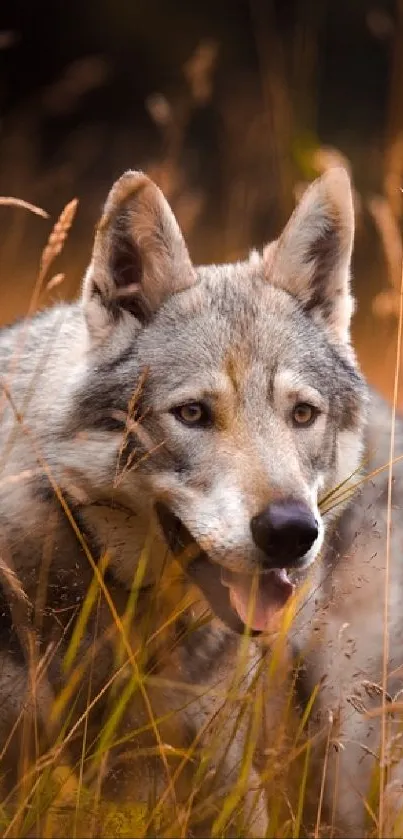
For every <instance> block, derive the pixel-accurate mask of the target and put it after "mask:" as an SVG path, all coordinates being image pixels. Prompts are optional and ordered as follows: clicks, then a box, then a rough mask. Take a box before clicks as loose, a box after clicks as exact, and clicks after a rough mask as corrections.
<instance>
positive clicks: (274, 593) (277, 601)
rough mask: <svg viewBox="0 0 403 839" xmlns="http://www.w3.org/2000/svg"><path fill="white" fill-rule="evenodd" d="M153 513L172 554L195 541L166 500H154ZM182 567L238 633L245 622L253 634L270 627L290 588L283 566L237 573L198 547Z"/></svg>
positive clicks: (183, 550)
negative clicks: (249, 572) (214, 560)
mask: <svg viewBox="0 0 403 839" xmlns="http://www.w3.org/2000/svg"><path fill="white" fill-rule="evenodd" d="M156 513H157V516H158V519H159V522H160V524H161V527H162V530H163V533H164V536H165V539H166V540H167V543H168V545H169V547H170V549H171V551H172V552H173V553H174V554H176V555H178V554H180V553H182V552H184V553H185V552H186V548H188V547H189V546H190V545H194V544H195V539H194V538H193V536H192V535H191V533H190V532H189V530H188V529H187V528H186V527H185V525H184V524H183V522H182V521H181V520H180V519H179V518H178V517H177V516H175V515H174V514H173V513H172V512H171V511H170V510H169V508H168V507H166V506H165V504H161V503H157V504H156ZM196 544H197V543H196ZM184 567H185V570H186V572H187V574H188V575H189V576H190V578H191V579H192V580H193V581H194V582H195V583H196V585H197V586H198V587H199V588H200V589H201V590H202V592H203V594H204V596H205V597H206V598H207V600H208V602H209V603H210V606H211V608H212V609H213V611H214V612H215V614H216V615H217V617H219V618H220V619H221V620H222V621H223V622H224V623H226V624H227V626H229V627H230V629H232V630H234V631H235V632H239V633H243V631H244V629H245V626H248V627H249V629H250V630H251V631H252V633H253V634H259V633H260V632H264V631H265V630H268V629H270V627H271V625H272V622H273V618H274V617H275V615H276V614H278V613H279V612H280V611H281V609H283V607H284V606H285V604H286V603H287V601H288V600H289V598H290V597H291V595H292V592H293V585H292V583H291V581H290V579H289V578H288V576H287V572H286V570H285V569H284V568H273V569H272V570H270V571H267V572H265V573H263V574H260V575H259V577H256V578H254V577H253V576H252V575H251V574H241V573H236V572H234V571H229V570H228V569H227V568H224V567H223V566H220V565H218V563H216V562H213V561H212V560H211V559H210V558H209V556H208V555H207V554H206V553H205V551H202V550H201V549H200V552H199V553H198V554H197V555H196V557H195V558H193V559H191V560H190V561H188V562H186V564H184Z"/></svg>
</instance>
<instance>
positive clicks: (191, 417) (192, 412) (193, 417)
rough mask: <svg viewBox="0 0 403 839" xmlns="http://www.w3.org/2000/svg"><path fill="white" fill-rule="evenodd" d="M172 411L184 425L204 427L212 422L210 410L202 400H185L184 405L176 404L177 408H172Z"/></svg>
mask: <svg viewBox="0 0 403 839" xmlns="http://www.w3.org/2000/svg"><path fill="white" fill-rule="evenodd" d="M172 413H173V415H174V417H176V419H178V420H179V421H180V422H183V424H184V425H189V426H193V427H195V428H205V427H206V426H208V425H211V422H212V419H211V414H210V411H209V409H208V408H207V406H206V405H204V404H203V402H187V403H186V405H178V407H177V408H173V409H172Z"/></svg>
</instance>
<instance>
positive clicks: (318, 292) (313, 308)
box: [263, 168, 354, 344]
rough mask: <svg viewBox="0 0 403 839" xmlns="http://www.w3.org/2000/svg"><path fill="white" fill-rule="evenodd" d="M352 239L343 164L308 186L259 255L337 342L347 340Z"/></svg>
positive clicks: (268, 274) (272, 274)
mask: <svg viewBox="0 0 403 839" xmlns="http://www.w3.org/2000/svg"><path fill="white" fill-rule="evenodd" d="M353 240H354V210H353V200H352V193H351V186H350V179H349V177H348V175H347V172H346V171H345V169H342V168H335V169H329V170H328V172H326V174H324V175H322V177H321V178H318V179H317V180H316V181H314V183H313V184H311V186H310V187H308V189H307V190H306V192H305V193H304V195H303V197H302V199H301V201H300V203H299V205H298V206H297V207H296V209H295V210H294V212H293V214H292V216H291V218H290V220H289V222H288V224H287V225H286V227H285V229H284V231H283V233H282V234H281V236H280V238H279V239H278V240H277V242H275V243H272V244H271V245H269V246H268V248H267V249H266V251H265V252H264V255H263V258H264V263H265V271H266V277H267V279H268V281H269V282H270V283H271V284H273V285H276V286H278V287H280V288H283V289H284V290H285V291H287V292H289V294H291V295H293V296H294V297H296V298H297V300H298V301H299V302H300V304H301V305H302V307H303V308H304V309H305V311H307V312H309V313H310V315H311V316H312V317H313V318H314V319H315V320H317V321H319V322H320V323H321V325H322V326H323V327H324V328H325V329H326V331H327V333H328V336H329V338H330V340H332V341H334V342H336V343H338V344H340V343H343V344H348V343H349V340H350V321H351V315H352V313H353V309H354V305H353V300H352V297H351V295H350V263H351V253H352V248H353Z"/></svg>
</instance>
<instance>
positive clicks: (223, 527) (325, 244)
mask: <svg viewBox="0 0 403 839" xmlns="http://www.w3.org/2000/svg"><path fill="white" fill-rule="evenodd" d="M353 235H354V216H353V204H352V196H351V189H350V183H349V179H348V176H347V174H346V172H345V171H344V170H342V169H334V170H332V171H329V172H328V173H327V174H325V175H324V176H323V177H322V178H320V179H319V180H317V181H315V182H314V183H313V184H312V185H311V186H310V187H309V189H308V190H307V191H306V192H305V194H304V195H303V198H302V200H301V202H300V204H299V206H298V207H297V208H296V210H295V211H294V213H293V215H292V217H291V219H290V221H289V222H288V224H287V226H286V227H285V229H284V231H283V232H282V234H281V235H280V237H279V238H278V239H277V240H276V241H275V242H272V243H271V244H269V245H268V246H267V247H266V248H265V250H264V251H263V254H262V255H261V256H259V255H258V254H253V255H252V256H251V258H250V259H249V260H248V261H246V262H241V263H237V264H231V265H219V266H216V265H212V266H208V267H194V266H193V265H192V262H191V259H190V257H189V253H188V251H187V248H186V245H185V243H184V240H183V237H182V234H181V232H180V230H179V227H178V225H177V223H176V220H175V218H174V216H173V214H172V211H171V209H170V207H169V206H168V204H167V202H166V200H165V199H164V197H163V195H162V193H161V192H160V190H159V189H158V188H157V187H156V186H155V185H154V184H153V183H152V182H151V181H150V180H149V179H148V178H147V177H146V176H145V175H143V174H141V173H136V172H128V173H126V174H125V175H124V176H123V177H122V178H121V179H120V180H119V181H118V182H117V183H116V184H115V185H114V187H113V189H112V191H111V193H110V195H109V197H108V200H107V202H106V206H105V211H104V215H103V218H102V220H101V222H100V224H99V227H98V230H97V234H96V239H95V246H94V252H93V258H92V262H91V265H90V268H89V270H88V272H87V275H86V278H85V283H84V307H85V314H86V323H87V329H88V335H89V341H90V344H89V358H90V359H91V365H92V369H93V368H94V366H95V367H96V368H97V370H98V387H99V388H101V389H102V388H104V390H105V398H104V405H107V406H108V407H109V408H110V410H111V412H113V410H114V409H117V408H119V407H120V406H121V405H122V402H123V404H125V406H126V408H127V403H128V402H129V400H130V396H131V394H132V393H133V392H134V391H135V389H136V387H138V383H139V380H140V377H143V385H142V388H141V392H140V394H139V397H138V401H137V404H136V412H135V415H134V420H133V421H132V424H131V426H127V427H126V429H125V433H126V434H127V438H126V441H125V446H124V448H123V449H122V448H121V454H122V451H123V452H124V453H125V458H126V469H125V470H124V472H123V474H122V480H121V483H120V486H119V492H120V493H121V495H122V497H124V498H125V499H126V501H127V500H128V501H129V504H130V505H131V506H132V507H133V508H134V509H136V505H137V503H138V496H139V493H141V494H142V495H144V496H147V498H148V500H149V501H150V502H151V503H152V505H153V507H154V509H156V510H157V514H158V516H159V519H160V522H161V524H162V527H163V530H164V532H165V535H166V537H167V538H168V540H169V541H170V542H171V546H172V547H173V548H174V549H175V545H176V546H177V545H178V544H180V543H181V542H182V543H183V542H186V541H189V540H194V541H195V542H196V543H197V545H198V546H199V547H200V549H201V554H200V557H199V559H198V560H197V561H196V564H195V565H194V566H193V568H194V573H195V576H196V579H199V578H200V580H202V578H203V569H207V568H209V569H210V571H211V573H212V577H211V580H214V584H213V585H212V586H211V585H210V589H211V591H210V595H211V597H210V599H211V600H212V601H213V603H216V602H217V598H218V600H219V599H220V597H223V598H227V601H226V608H227V607H228V609H229V602H230V603H231V604H232V607H233V610H234V612H235V613H237V614H238V616H239V618H240V619H241V620H242V622H246V621H247V615H248V614H249V618H250V620H249V622H250V623H251V625H252V626H253V627H254V628H255V629H257V630H259V629H262V628H264V627H265V626H266V625H267V623H268V621H269V618H270V616H271V615H272V613H273V611H276V609H277V608H279V606H281V605H283V604H284V602H285V601H286V600H287V598H288V596H289V594H290V591H291V584H290V582H289V578H288V574H287V572H288V571H290V570H291V569H302V568H304V567H306V566H308V565H309V564H310V563H312V561H313V560H314V559H315V557H316V556H317V555H318V553H319V551H320V548H321V546H322V544H323V540H324V535H325V530H326V523H327V522H326V516H323V515H321V512H320V500H321V499H323V498H324V497H325V496H326V495H327V494H328V493H329V492H330V491H331V490H333V489H334V488H335V487H336V486H337V485H339V484H340V483H342V482H348V480H349V478H351V476H352V474H353V473H354V471H355V470H356V469H357V467H358V465H359V460H360V455H361V436H362V428H363V422H364V415H363V414H364V412H363V406H364V402H365V388H364V385H363V382H362V379H361V377H360V374H359V372H358V370H357V366H356V362H355V357H354V353H353V350H352V348H351V345H350V320H351V315H352V310H353V305H352V299H351V296H350V288H349V283H350V260H351V252H352V246H353ZM102 376H104V380H102ZM103 381H104V383H103ZM117 413H118V412H117V410H115V412H114V417H115V420H114V422H115V423H116V425H115V426H114V425H113V422H112V424H111V426H110V428H109V429H108V431H109V433H110V432H111V431H113V430H114V429H115V428H116V432H117V433H120V430H121V429H120V428H119V421H118V420H117V419H116V417H117ZM139 416H141V422H138V419H139ZM130 457H131V460H130ZM113 476H114V468H113V464H111V479H112V478H113ZM345 486H346V485H345ZM175 539H176V540H177V541H176V543H175ZM213 572H214V573H213ZM254 577H257V578H258V583H257V584H254V583H253V582H252V581H253V579H254ZM254 585H255V605H254V607H253V610H252V613H248V601H249V596H250V593H251V590H252V588H253V586H254ZM218 592H219V596H218ZM228 609H227V612H226V614H229V613H230V612H229V611H228ZM218 611H220V609H219V608H218ZM224 611H225V610H224ZM230 611H231V610H230ZM231 614H233V612H231ZM251 615H252V617H251Z"/></svg>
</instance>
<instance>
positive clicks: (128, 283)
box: [83, 171, 196, 340]
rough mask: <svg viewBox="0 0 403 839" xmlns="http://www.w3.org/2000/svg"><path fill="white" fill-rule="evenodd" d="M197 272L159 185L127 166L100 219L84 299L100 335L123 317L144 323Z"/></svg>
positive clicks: (92, 328) (192, 280) (89, 318)
mask: <svg viewBox="0 0 403 839" xmlns="http://www.w3.org/2000/svg"><path fill="white" fill-rule="evenodd" d="M195 282H196V280H195V272H194V269H193V266H192V263H191V261H190V257H189V253H188V250H187V248H186V245H185V242H184V240H183V237H182V234H181V232H180V229H179V227H178V224H177V222H176V219H175V217H174V215H173V213H172V210H171V208H170V207H169V204H168V202H167V201H166V200H165V198H164V196H163V194H162V192H161V190H160V189H158V187H157V186H156V185H155V184H154V183H153V182H152V181H151V180H150V179H149V178H148V177H147V176H146V175H144V174H143V173H142V172H130V171H129V172H126V173H125V174H124V175H122V177H121V178H120V179H119V180H118V181H117V182H116V183H115V184H114V186H113V187H112V189H111V191H110V193H109V195H108V198H107V201H106V204H105V208H104V213H103V216H102V218H101V221H100V223H99V225H98V228H97V232H96V236H95V242H94V248H93V253H92V260H91V264H90V266H89V268H88V271H87V273H86V276H85V279H84V287H83V302H84V307H85V313H86V318H87V323H88V327H89V330H90V332H91V333H92V334H93V336H94V337H96V338H97V339H98V340H102V338H103V337H106V335H108V334H109V333H110V330H111V329H112V328H113V325H114V324H115V323H116V322H117V321H118V320H119V321H120V320H121V319H123V318H126V319H127V318H135V319H136V320H137V321H139V322H140V323H145V322H147V321H148V320H150V318H151V317H152V315H153V314H154V312H155V311H156V310H157V309H158V308H159V306H161V305H162V303H163V302H164V301H165V300H166V299H167V298H168V297H169V296H170V295H171V294H175V293H176V292H178V291H183V290H185V289H187V288H190V287H191V286H192V285H194V283H195Z"/></svg>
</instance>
